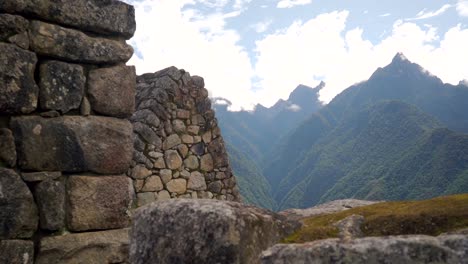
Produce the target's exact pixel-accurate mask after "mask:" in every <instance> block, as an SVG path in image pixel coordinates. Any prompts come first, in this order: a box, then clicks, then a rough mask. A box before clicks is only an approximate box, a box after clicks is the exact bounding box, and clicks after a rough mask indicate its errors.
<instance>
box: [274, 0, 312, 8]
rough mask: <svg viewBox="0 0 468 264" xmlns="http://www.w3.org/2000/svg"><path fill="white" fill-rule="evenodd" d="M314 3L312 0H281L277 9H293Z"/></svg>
mask: <svg viewBox="0 0 468 264" xmlns="http://www.w3.org/2000/svg"><path fill="white" fill-rule="evenodd" d="M310 3H312V0H280V1H279V2H278V4H277V5H276V7H277V8H291V7H294V6H299V5H307V4H310Z"/></svg>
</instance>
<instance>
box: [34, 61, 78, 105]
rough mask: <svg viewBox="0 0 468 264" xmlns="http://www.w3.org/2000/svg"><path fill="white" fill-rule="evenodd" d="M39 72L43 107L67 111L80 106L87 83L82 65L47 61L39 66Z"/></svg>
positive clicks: (40, 96) (40, 95)
mask: <svg viewBox="0 0 468 264" xmlns="http://www.w3.org/2000/svg"><path fill="white" fill-rule="evenodd" d="M39 72H40V82H39V87H40V93H39V98H40V105H41V108H42V109H44V110H57V111H60V112H62V113H66V112H68V111H70V110H72V109H78V108H79V107H80V104H81V101H82V99H83V94H84V88H85V84H86V78H85V75H84V70H83V67H82V66H80V65H76V64H70V63H65V62H60V61H46V62H44V63H42V64H41V66H40V67H39Z"/></svg>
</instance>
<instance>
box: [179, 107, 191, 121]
mask: <svg viewBox="0 0 468 264" xmlns="http://www.w3.org/2000/svg"><path fill="white" fill-rule="evenodd" d="M189 117H190V112H189V111H187V110H182V109H179V110H177V118H180V119H188V118H189Z"/></svg>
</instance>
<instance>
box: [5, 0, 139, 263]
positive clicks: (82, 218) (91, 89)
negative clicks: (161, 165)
mask: <svg viewBox="0 0 468 264" xmlns="http://www.w3.org/2000/svg"><path fill="white" fill-rule="evenodd" d="M134 13H135V12H134V9H133V7H132V6H130V5H127V4H125V3H122V2H119V1H98V0H63V1H41V2H40V4H39V3H38V2H37V1H35V0H19V1H18V0H3V1H1V3H0V29H1V31H0V252H1V253H0V263H33V262H35V263H69V262H76V260H77V259H79V262H80V263H96V256H99V260H100V261H101V262H102V263H104V262H105V263H108V262H112V263H117V262H125V261H126V260H127V257H128V256H127V255H128V249H127V245H128V229H126V227H127V226H128V225H129V222H130V214H129V212H130V209H131V208H130V206H131V205H132V203H133V200H134V196H135V194H134V189H133V184H132V180H131V179H130V178H129V177H127V176H126V172H127V170H128V168H129V166H130V164H131V162H132V155H133V128H132V125H131V123H130V122H129V121H128V120H127V119H126V118H128V117H130V116H131V115H132V114H133V112H134V109H135V103H134V98H135V82H136V81H135V78H136V76H135V69H134V67H131V66H125V62H126V61H127V60H128V59H130V57H131V56H132V54H133V49H132V48H131V47H130V46H129V45H127V44H126V42H125V40H126V39H129V38H130V37H131V36H133V33H134V31H135V18H134Z"/></svg>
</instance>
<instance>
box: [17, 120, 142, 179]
mask: <svg viewBox="0 0 468 264" xmlns="http://www.w3.org/2000/svg"><path fill="white" fill-rule="evenodd" d="M11 127H12V130H13V133H14V135H15V140H16V146H17V152H18V164H19V166H20V167H21V168H22V169H25V170H34V171H66V172H84V171H93V172H96V173H101V174H120V173H125V172H126V171H127V169H128V167H129V166H130V162H131V160H132V154H133V139H132V125H131V124H130V122H128V121H126V120H120V119H116V118H111V117H97V116H88V117H82V116H63V117H59V118H42V117H38V116H24V117H15V118H13V119H12V121H11Z"/></svg>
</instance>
